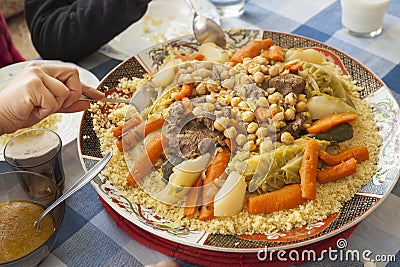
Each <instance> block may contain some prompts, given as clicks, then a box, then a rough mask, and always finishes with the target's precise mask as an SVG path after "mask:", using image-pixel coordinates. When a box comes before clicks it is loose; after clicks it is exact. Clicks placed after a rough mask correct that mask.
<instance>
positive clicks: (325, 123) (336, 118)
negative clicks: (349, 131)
mask: <svg viewBox="0 0 400 267" xmlns="http://www.w3.org/2000/svg"><path fill="white" fill-rule="evenodd" d="M357 117H358V116H357V115H356V114H349V113H340V114H331V115H328V116H326V117H323V118H322V119H319V120H317V121H315V122H313V124H312V125H311V126H310V127H309V128H307V132H308V133H310V134H317V133H321V132H325V131H327V130H329V129H331V128H332V127H334V126H336V125H339V124H341V123H345V122H352V121H354V120H356V119H357Z"/></svg>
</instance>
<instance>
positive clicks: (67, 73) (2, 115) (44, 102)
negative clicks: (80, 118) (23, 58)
mask: <svg viewBox="0 0 400 267" xmlns="http://www.w3.org/2000/svg"><path fill="white" fill-rule="evenodd" d="M82 94H84V95H86V96H89V97H90V98H92V99H100V98H103V97H104V94H103V93H101V92H99V91H97V90H96V89H94V88H92V87H89V86H87V85H84V84H82V82H81V81H80V78H79V73H78V70H77V69H76V68H74V67H72V66H68V65H46V64H45V63H42V62H33V63H29V64H28V65H27V67H26V68H25V69H24V70H23V71H22V72H21V73H20V74H19V75H18V76H16V77H15V78H14V79H13V80H12V81H11V82H10V83H9V85H8V86H7V87H6V88H5V89H4V90H2V91H1V92H0V134H4V133H12V132H14V131H16V130H18V129H19V128H22V127H29V126H32V125H34V124H35V123H37V122H39V121H40V120H42V119H44V118H45V117H47V116H49V115H50V114H53V113H56V112H65V113H69V112H76V111H81V110H85V109H87V108H88V107H89V102H88V101H78V99H79V98H80V96H81V95H82Z"/></svg>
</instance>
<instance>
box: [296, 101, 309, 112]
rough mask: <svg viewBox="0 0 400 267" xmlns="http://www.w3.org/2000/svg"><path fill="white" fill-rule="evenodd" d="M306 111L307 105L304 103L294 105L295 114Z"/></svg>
mask: <svg viewBox="0 0 400 267" xmlns="http://www.w3.org/2000/svg"><path fill="white" fill-rule="evenodd" d="M306 110H307V103H306V102H304V101H299V102H297V104H296V111H297V112H303V111H306Z"/></svg>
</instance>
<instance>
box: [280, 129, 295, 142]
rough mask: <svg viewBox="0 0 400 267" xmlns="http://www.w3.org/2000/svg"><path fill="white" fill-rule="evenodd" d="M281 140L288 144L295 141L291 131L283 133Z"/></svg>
mask: <svg viewBox="0 0 400 267" xmlns="http://www.w3.org/2000/svg"><path fill="white" fill-rule="evenodd" d="M281 142H282V143H284V144H286V145H291V144H293V142H294V138H293V136H292V135H291V134H290V133H289V132H284V133H282V135H281Z"/></svg>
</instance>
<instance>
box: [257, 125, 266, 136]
mask: <svg viewBox="0 0 400 267" xmlns="http://www.w3.org/2000/svg"><path fill="white" fill-rule="evenodd" d="M267 133H268V130H267V128H265V127H258V129H257V131H256V136H257V137H258V138H263V137H265V136H267Z"/></svg>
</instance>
